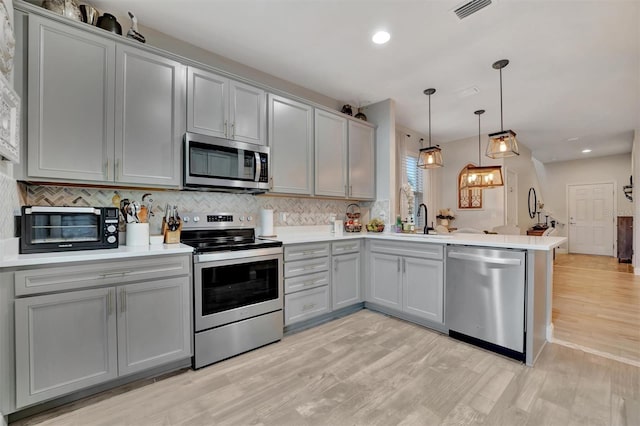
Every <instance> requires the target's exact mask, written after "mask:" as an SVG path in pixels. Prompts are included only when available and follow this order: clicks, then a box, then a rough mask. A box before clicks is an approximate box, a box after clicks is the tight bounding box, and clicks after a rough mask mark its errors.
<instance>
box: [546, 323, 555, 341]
mask: <svg viewBox="0 0 640 426" xmlns="http://www.w3.org/2000/svg"><path fill="white" fill-rule="evenodd" d="M553 330H554V328H553V323H551V324H549V325H548V326H547V342H553Z"/></svg>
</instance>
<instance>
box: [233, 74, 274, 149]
mask: <svg viewBox="0 0 640 426" xmlns="http://www.w3.org/2000/svg"><path fill="white" fill-rule="evenodd" d="M229 106H230V109H229V120H230V121H229V123H230V125H231V127H230V132H231V136H230V139H235V140H237V141H241V142H247V143H253V144H258V145H266V144H267V140H266V130H267V98H266V96H265V93H264V90H262V89H258V88H257V87H253V86H249V85H248V84H244V83H240V82H238V81H233V80H230V82H229Z"/></svg>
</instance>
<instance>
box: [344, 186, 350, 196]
mask: <svg viewBox="0 0 640 426" xmlns="http://www.w3.org/2000/svg"><path fill="white" fill-rule="evenodd" d="M344 193H345V194H346V195H347V197H348V196H349V192H348V191H347V185H345V186H344Z"/></svg>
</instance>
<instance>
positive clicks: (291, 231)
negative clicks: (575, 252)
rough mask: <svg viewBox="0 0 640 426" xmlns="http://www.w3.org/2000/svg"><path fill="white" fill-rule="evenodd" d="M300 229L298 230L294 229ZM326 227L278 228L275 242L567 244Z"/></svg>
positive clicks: (533, 246)
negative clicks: (335, 230)
mask: <svg viewBox="0 0 640 426" xmlns="http://www.w3.org/2000/svg"><path fill="white" fill-rule="evenodd" d="M295 228H300V229H295ZM325 228H327V227H303V226H300V227H287V229H285V228H279V229H278V230H277V231H278V235H277V237H275V238H274V239H276V240H279V241H282V243H283V244H285V245H286V244H299V243H314V242H323V241H329V242H330V241H342V240H348V239H353V238H372V239H387V240H394V241H412V242H425V243H436V244H455V245H470V246H485V247H496V248H515V249H526V250H543V251H549V250H552V249H554V248H555V247H558V246H559V245H560V244H563V243H565V242H566V241H567V238H566V237H534V236H529V235H500V234H497V235H496V234H463V233H454V234H441V235H424V234H394V233H387V232H383V233H372V232H366V231H365V232H354V233H348V232H344V233H342V235H335V234H332V233H330V232H329V231H327V230H326V229H325Z"/></svg>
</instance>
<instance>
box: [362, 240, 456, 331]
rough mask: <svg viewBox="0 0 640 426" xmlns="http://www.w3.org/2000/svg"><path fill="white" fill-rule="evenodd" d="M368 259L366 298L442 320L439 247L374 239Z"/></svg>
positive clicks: (421, 316) (425, 317)
mask: <svg viewBox="0 0 640 426" xmlns="http://www.w3.org/2000/svg"><path fill="white" fill-rule="evenodd" d="M368 261H369V272H368V273H369V280H370V281H369V289H368V296H367V297H368V299H367V300H368V301H370V302H373V303H375V304H377V305H380V306H383V307H388V308H392V309H394V310H396V311H401V312H404V313H407V314H411V315H413V316H415V317H419V318H422V319H426V320H429V321H432V322H436V323H440V324H442V323H444V265H443V248H442V246H440V245H436V244H421V243H405V244H402V243H394V242H388V241H384V242H379V241H373V242H372V243H371V246H370V255H369V258H368Z"/></svg>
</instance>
